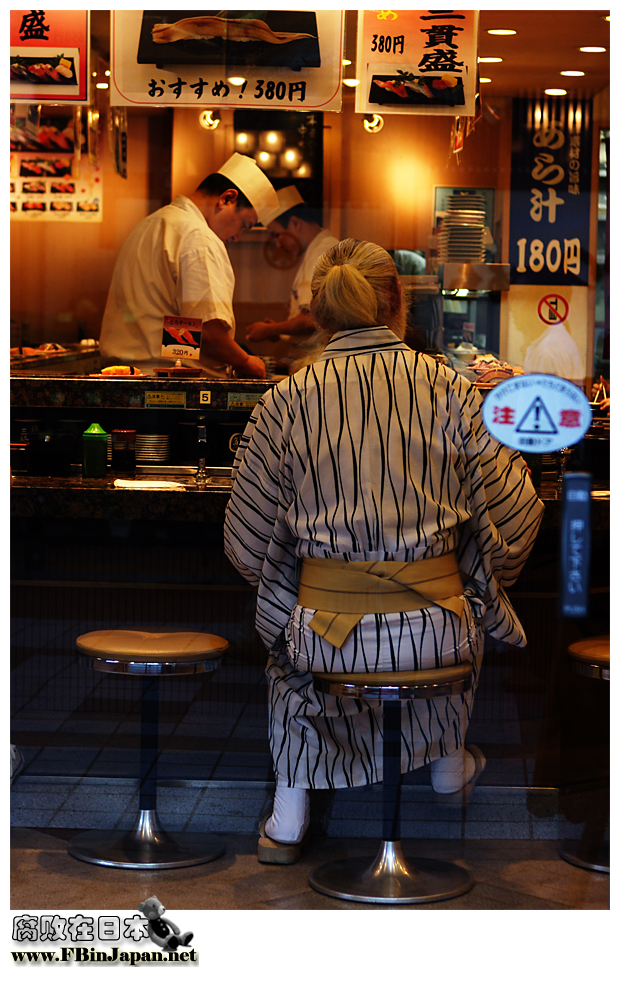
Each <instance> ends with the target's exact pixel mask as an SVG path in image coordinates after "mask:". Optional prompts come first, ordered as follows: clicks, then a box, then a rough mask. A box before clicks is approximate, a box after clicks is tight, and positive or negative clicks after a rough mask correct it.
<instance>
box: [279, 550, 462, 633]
mask: <svg viewBox="0 0 620 990" xmlns="http://www.w3.org/2000/svg"><path fill="white" fill-rule="evenodd" d="M462 594H463V582H462V580H461V575H460V573H459V567H458V563H457V560H456V554H455V553H454V551H453V552H452V553H447V554H444V555H443V556H442V557H427V558H426V559H425V560H416V561H413V562H411V563H406V562H403V561H402V560H356V561H345V560H325V559H322V558H318V557H304V558H303V561H302V568H301V577H300V580H299V595H298V599H297V601H298V604H299V605H304V606H305V607H306V608H313V609H316V613H315V615H314V616H313V617H312V619H311V620H310V628H311V629H312V630H314V632H315V633H317V635H319V636H322V637H323V638H324V639H326V640H327V642H328V643H331V644H332V645H333V646H337V647H341V646H342V644H343V643H344V641H345V639H346V638H347V636H348V635H349V633H350V632H351V630H352V629H353V628H354V627H355V626H356V625H357V623H358V622H359V621H360V619H361V618H362V616H364V615H369V614H376V613H379V612H410V611H413V610H416V609H422V608H429V607H430V606H432V605H440V606H441V608H445V609H448V611H450V612H455V613H456V614H457V615H458V616H461V615H462V614H463V610H464V607H465V606H464V602H463V600H462V599H461V598H460V597H459V596H460V595H462Z"/></svg>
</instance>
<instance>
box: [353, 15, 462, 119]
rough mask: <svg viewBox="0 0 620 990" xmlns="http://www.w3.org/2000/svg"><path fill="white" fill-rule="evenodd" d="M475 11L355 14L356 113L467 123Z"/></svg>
mask: <svg viewBox="0 0 620 990" xmlns="http://www.w3.org/2000/svg"><path fill="white" fill-rule="evenodd" d="M477 40H478V11H477V10H360V11H358V27H357V71H358V73H359V77H360V84H359V86H358V87H357V89H356V91H355V110H356V113H368V112H373V113H380V114H383V113H408V114H438V115H451V116H453V117H472V116H473V115H474V112H475V96H476V70H477Z"/></svg>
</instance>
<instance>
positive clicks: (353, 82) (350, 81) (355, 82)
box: [342, 79, 360, 86]
mask: <svg viewBox="0 0 620 990" xmlns="http://www.w3.org/2000/svg"><path fill="white" fill-rule="evenodd" d="M342 81H343V83H344V84H345V86H359V84H360V81H359V79H343V80H342Z"/></svg>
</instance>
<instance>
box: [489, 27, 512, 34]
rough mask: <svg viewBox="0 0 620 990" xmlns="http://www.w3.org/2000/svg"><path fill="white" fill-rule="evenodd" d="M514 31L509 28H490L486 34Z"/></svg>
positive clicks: (510, 32)
mask: <svg viewBox="0 0 620 990" xmlns="http://www.w3.org/2000/svg"><path fill="white" fill-rule="evenodd" d="M516 33H517V32H516V31H513V30H512V29H511V28H491V30H490V31H487V34H516Z"/></svg>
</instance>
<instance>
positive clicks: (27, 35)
mask: <svg viewBox="0 0 620 990" xmlns="http://www.w3.org/2000/svg"><path fill="white" fill-rule="evenodd" d="M10 15H11V19H10V66H11V68H10V73H11V74H10V80H11V82H10V95H11V99H12V100H16V101H18V102H20V103H40V104H49V103H64V104H84V103H88V102H89V82H90V73H89V56H90V15H89V12H88V11H87V10H53V9H50V8H46V9H45V10H11V11H10Z"/></svg>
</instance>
